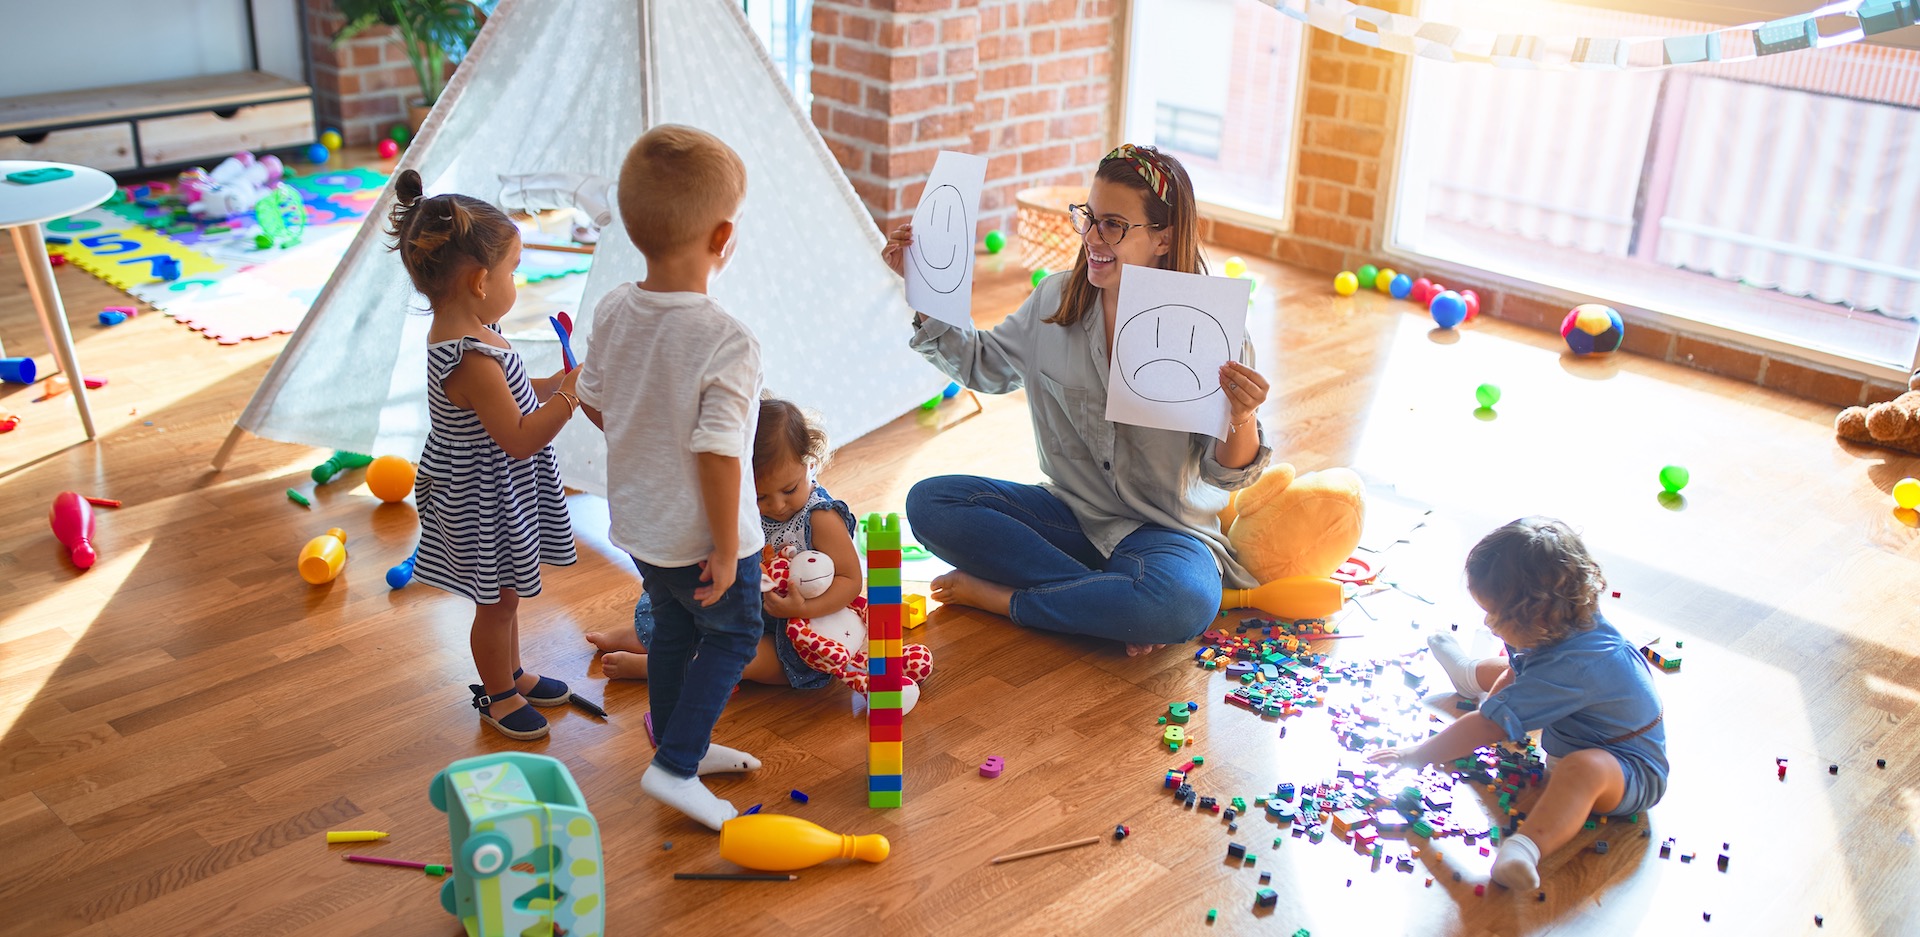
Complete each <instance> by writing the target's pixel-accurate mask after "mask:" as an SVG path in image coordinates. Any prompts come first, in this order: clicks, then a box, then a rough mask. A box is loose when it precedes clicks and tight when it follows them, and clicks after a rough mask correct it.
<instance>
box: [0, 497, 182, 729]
mask: <svg viewBox="0 0 1920 937" xmlns="http://www.w3.org/2000/svg"><path fill="white" fill-rule="evenodd" d="M47 536H49V537H51V536H52V534H51V533H49V534H48V535H47ZM151 545H152V542H151V541H141V542H138V543H119V542H116V543H114V544H113V546H112V547H111V548H110V549H107V548H103V549H102V552H101V556H100V559H99V561H98V562H96V563H94V564H93V568H91V569H89V570H87V571H86V572H84V573H82V574H80V575H79V576H78V577H77V578H75V579H74V581H73V582H71V583H68V584H67V585H66V586H64V587H62V588H59V589H55V590H53V591H52V592H49V593H48V594H47V597H46V598H43V599H41V600H40V601H38V602H34V603H33V604H31V605H28V606H27V607H25V608H21V609H15V610H13V611H11V612H9V613H8V614H6V615H4V616H0V641H5V642H8V643H12V642H15V641H20V640H22V639H24V638H29V637H33V638H38V639H40V641H41V642H42V643H39V644H38V645H37V646H35V647H34V648H33V649H32V650H31V651H28V652H26V654H25V659H23V660H18V661H8V662H7V663H6V665H0V677H3V678H5V687H6V688H5V690H4V691H0V736H4V735H6V734H7V733H9V732H11V731H12V730H13V724H14V722H16V721H18V720H19V718H20V713H21V712H23V711H25V709H26V708H27V706H28V704H30V703H32V702H33V700H34V698H35V697H36V696H38V695H39V693H40V688H41V687H43V686H45V685H46V682H47V678H48V677H51V676H52V675H53V674H54V672H55V671H56V670H58V669H59V668H60V664H61V662H62V661H65V660H66V658H67V654H68V653H69V652H71V651H72V650H73V646H74V645H75V644H78V643H79V642H80V639H81V638H82V637H84V636H86V633H87V629H88V628H89V627H92V625H93V621H94V619H95V618H97V617H99V615H100V612H101V610H102V609H104V608H106V607H107V603H109V602H111V601H113V597H114V595H115V594H116V593H118V592H119V591H120V587H121V585H122V584H124V583H125V582H126V581H127V576H128V575H129V574H131V573H132V572H133V571H134V570H135V569H137V568H138V567H139V566H140V560H141V559H142V558H143V557H145V556H146V555H147V548H148V547H149V546H151ZM16 668H17V669H16Z"/></svg>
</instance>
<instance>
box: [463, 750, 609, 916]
mask: <svg viewBox="0 0 1920 937" xmlns="http://www.w3.org/2000/svg"><path fill="white" fill-rule="evenodd" d="M427 797H428V799H429V800H431V801H432V802H433V806H434V807H435V808H436V809H438V810H441V811H443V812H445V813H446V815H447V834H448V837H449V838H450V839H451V841H452V846H453V857H454V859H453V876H452V877H451V878H449V879H447V881H446V883H445V884H444V885H442V886H441V888H440V904H441V906H442V907H445V908H446V909H447V913H449V914H452V915H453V916H454V917H457V918H459V919H460V922H461V923H462V924H464V925H466V929H467V934H468V937H602V935H603V934H605V933H606V908H607V899H606V867H605V863H604V862H603V861H602V858H601V851H600V825H599V824H598V823H596V822H594V819H593V814H591V813H588V812H587V801H586V798H585V797H583V796H582V795H581V793H580V786H579V785H578V784H575V783H574V781H573V775H571V774H569V773H568V772H567V767H566V765H563V764H561V763H560V762H559V761H557V760H555V759H553V758H548V757H546V756H544V755H522V754H516V753H508V754H500V755H481V756H479V757H476V758H463V759H461V760H459V761H456V762H454V763H453V764H450V765H448V766H447V767H446V770H444V771H441V772H440V773H439V774H436V775H434V776H433V786H432V788H430V789H429V790H428V792H427Z"/></svg>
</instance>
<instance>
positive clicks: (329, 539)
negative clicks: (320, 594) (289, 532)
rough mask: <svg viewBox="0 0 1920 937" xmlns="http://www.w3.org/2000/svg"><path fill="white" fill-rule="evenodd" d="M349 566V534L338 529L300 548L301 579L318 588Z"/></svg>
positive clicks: (329, 531) (331, 530)
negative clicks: (341, 569) (342, 568)
mask: <svg viewBox="0 0 1920 937" xmlns="http://www.w3.org/2000/svg"><path fill="white" fill-rule="evenodd" d="M345 565H347V532H346V531H344V530H341V529H340V528H338V527H334V528H332V529H330V530H328V531H327V532H326V533H324V534H321V535H320V536H318V537H315V538H313V539H312V540H309V541H307V545H306V546H304V547H301V548H300V578H302V579H305V580H306V581H308V582H310V583H312V584H314V585H316V586H318V585H322V584H324V583H329V582H332V581H333V577H335V576H338V575H340V567H342V566H345Z"/></svg>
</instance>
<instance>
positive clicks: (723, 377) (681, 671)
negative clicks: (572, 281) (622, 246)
mask: <svg viewBox="0 0 1920 937" xmlns="http://www.w3.org/2000/svg"><path fill="white" fill-rule="evenodd" d="M746 192H747V170H746V166H745V164H743V163H742V162H741V161H740V157H739V155H738V154H736V153H734V151H733V150H732V149H731V148H729V147H728V146H727V145H726V144H725V143H722V142H721V141H720V140H719V139H718V138H716V137H714V136H713V135H712V134H709V133H706V132H704V131H700V130H695V129H693V128H691V127H683V126H678V125H673V124H666V125H662V126H659V127H655V128H653V129H652V130H649V131H647V133H646V134H645V135H643V136H641V138H640V140H639V142H637V143H635V144H634V145H633V149H631V150H629V151H628V152H627V158H626V162H625V163H624V164H623V165H622V166H621V169H620V185H619V199H620V214H621V218H622V221H623V222H624V223H625V225H626V229H627V235H628V237H630V238H632V239H633V243H634V245H635V246H637V247H639V248H640V253H642V254H644V255H646V258H647V278H646V279H645V280H642V281H640V283H638V284H623V285H622V286H620V287H618V288H616V289H614V290H613V291H612V292H611V293H608V294H607V296H606V298H604V299H602V300H601V301H600V305H599V306H598V307H597V308H596V309H595V310H594V320H593V321H594V326H593V335H592V339H591V344H590V347H589V349H588V352H587V359H586V361H585V362H584V363H583V364H582V369H583V370H582V371H581V375H580V383H579V394H580V401H581V403H582V404H583V405H584V409H585V411H586V414H587V416H588V418H589V419H592V420H593V422H594V424H595V425H596V426H599V427H600V428H601V429H602V430H603V431H604V432H605V433H606V436H607V502H608V507H609V510H610V513H611V515H612V530H611V531H610V533H609V536H608V538H609V539H610V540H612V541H613V544H614V545H615V546H617V547H619V548H620V549H622V550H625V551H626V552H627V554H628V555H629V556H631V557H633V560H634V562H635V564H636V565H638V566H639V567H640V575H641V577H642V578H643V579H644V580H645V586H646V590H647V596H648V598H649V599H650V600H651V601H652V603H653V610H654V617H655V630H654V639H653V644H652V645H651V646H650V647H649V648H648V651H649V652H650V653H649V659H648V684H647V686H648V693H649V695H650V696H651V703H652V707H653V724H654V730H655V732H656V734H657V735H658V737H659V741H660V748H659V751H658V752H657V753H655V755H654V758H653V764H652V766H650V767H648V768H647V771H646V774H645V775H644V776H642V777H641V779H640V787H641V789H642V790H643V791H645V792H646V793H647V795H648V796H650V797H653V798H654V799H655V800H659V801H661V802H663V803H665V804H667V805H669V806H671V807H673V808H674V809H676V810H679V811H680V812H682V813H685V814H686V815H688V816H690V817H693V818H694V819H696V820H699V821H700V822H701V823H704V824H706V825H707V826H709V827H712V828H713V829H716V830H717V829H719V828H720V824H722V823H724V822H726V821H727V820H729V819H732V818H733V817H734V816H735V814H736V813H737V811H736V810H735V809H734V807H733V805H732V804H730V803H728V802H726V801H724V800H721V799H720V798H718V797H715V796H714V795H713V793H712V792H711V791H708V790H707V788H706V785H704V784H702V783H701V782H700V778H699V777H698V775H700V774H702V773H706V772H709V771H716V770H739V769H740V768H741V767H743V766H744V767H758V765H759V762H758V761H757V760H755V759H754V758H753V757H752V756H751V755H746V754H744V753H742V752H737V751H734V750H732V749H729V748H726V747H724V746H720V745H711V744H710V742H711V738H712V735H713V727H714V724H715V723H717V722H718V721H719V720H720V712H721V710H722V709H723V708H724V707H725V706H726V704H727V698H728V696H730V695H731V694H732V692H733V687H734V684H736V683H738V682H739V680H740V672H741V671H742V670H743V669H745V667H746V665H747V662H748V661H749V660H751V659H752V658H753V655H754V651H755V650H756V648H757V647H758V646H759V643H760V631H761V621H760V548H761V546H762V536H761V533H760V516H759V511H758V509H757V508H756V507H755V501H754V488H753V477H752V476H751V475H750V474H748V473H747V472H745V471H743V470H742V468H741V464H742V461H743V460H744V459H745V458H747V457H748V456H749V455H751V453H752V452H753V431H754V426H755V424H756V422H757V421H758V418H759V407H760V387H761V384H762V382H763V378H762V374H761V370H760V344H759V342H757V341H755V339H754V337H753V333H751V332H749V331H748V330H747V327H746V326H745V325H742V324H741V323H740V321H739V320H737V319H735V318H733V317H732V316H730V315H728V314H727V311H726V310H725V309H722V308H721V307H720V304H719V303H717V302H715V301H714V300H713V299H712V297H710V296H708V295H707V287H708V284H709V283H710V282H711V281H712V279H713V277H714V275H715V274H717V273H719V271H720V270H721V268H723V267H725V266H726V264H727V260H728V259H729V258H731V257H732V255H733V246H734V239H735V234H734V219H735V217H736V216H737V215H738V214H739V212H740V205H741V203H742V202H743V201H744V200H745V198H746Z"/></svg>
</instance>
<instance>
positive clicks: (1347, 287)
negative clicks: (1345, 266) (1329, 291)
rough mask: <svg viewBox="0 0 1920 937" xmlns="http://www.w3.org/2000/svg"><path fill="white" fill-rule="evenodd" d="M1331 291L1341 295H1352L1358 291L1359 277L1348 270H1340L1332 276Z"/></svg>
mask: <svg viewBox="0 0 1920 937" xmlns="http://www.w3.org/2000/svg"><path fill="white" fill-rule="evenodd" d="M1333 291H1334V292H1336V293H1339V294H1340V295H1342V296H1352V295H1353V294H1354V293H1357V292H1359V291H1360V278H1359V277H1356V276H1354V275H1353V272H1352V271H1350V270H1342V271H1340V272H1339V273H1338V274H1336V275H1335V276H1334V278H1333Z"/></svg>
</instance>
